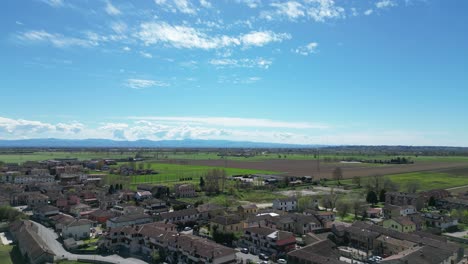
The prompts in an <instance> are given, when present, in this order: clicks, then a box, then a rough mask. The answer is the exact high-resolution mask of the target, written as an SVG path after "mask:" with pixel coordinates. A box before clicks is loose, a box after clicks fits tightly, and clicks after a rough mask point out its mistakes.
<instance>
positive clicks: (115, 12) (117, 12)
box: [105, 1, 122, 16]
mask: <svg viewBox="0 0 468 264" xmlns="http://www.w3.org/2000/svg"><path fill="white" fill-rule="evenodd" d="M105 10H106V12H107V14H109V15H111V16H117V15H120V14H122V12H121V11H120V10H119V9H118V8H117V7H115V6H114V5H113V4H112V3H111V2H110V1H107V2H106V8H105Z"/></svg>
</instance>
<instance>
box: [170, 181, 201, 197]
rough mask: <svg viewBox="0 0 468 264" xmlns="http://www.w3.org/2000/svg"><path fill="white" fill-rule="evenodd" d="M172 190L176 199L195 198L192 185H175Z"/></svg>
mask: <svg viewBox="0 0 468 264" xmlns="http://www.w3.org/2000/svg"><path fill="white" fill-rule="evenodd" d="M174 190H175V196H176V197H177V198H191V197H195V196H197V194H196V192H195V187H194V185H193V184H176V185H175V186H174Z"/></svg>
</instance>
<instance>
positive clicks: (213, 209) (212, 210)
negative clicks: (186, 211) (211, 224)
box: [197, 203, 226, 220]
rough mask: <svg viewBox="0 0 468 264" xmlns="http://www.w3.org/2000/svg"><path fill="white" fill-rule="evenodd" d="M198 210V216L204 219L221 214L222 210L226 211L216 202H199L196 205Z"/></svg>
mask: <svg viewBox="0 0 468 264" xmlns="http://www.w3.org/2000/svg"><path fill="white" fill-rule="evenodd" d="M197 210H198V212H199V213H200V217H201V218H202V219H204V220H210V219H211V218H213V217H216V216H218V215H223V214H224V212H225V211H226V208H224V207H223V206H221V205H217V204H211V203H207V204H201V205H199V206H198V207H197Z"/></svg>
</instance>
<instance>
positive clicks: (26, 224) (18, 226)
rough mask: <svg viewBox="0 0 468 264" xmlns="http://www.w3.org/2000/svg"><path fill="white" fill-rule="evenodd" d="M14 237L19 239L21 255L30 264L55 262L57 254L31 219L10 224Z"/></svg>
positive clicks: (16, 239)
mask: <svg viewBox="0 0 468 264" xmlns="http://www.w3.org/2000/svg"><path fill="white" fill-rule="evenodd" d="M10 231H11V232H12V235H13V238H14V240H15V241H17V244H18V248H19V251H20V252H21V255H22V256H23V257H24V258H25V259H26V261H27V263H30V264H42V263H53V262H54V260H55V254H54V253H53V252H52V250H51V249H50V248H49V246H48V245H47V243H46V242H45V241H44V240H43V239H42V238H41V236H40V235H39V234H38V229H37V227H36V226H34V224H33V223H32V222H31V221H27V220H18V221H15V222H13V223H12V224H11V225H10Z"/></svg>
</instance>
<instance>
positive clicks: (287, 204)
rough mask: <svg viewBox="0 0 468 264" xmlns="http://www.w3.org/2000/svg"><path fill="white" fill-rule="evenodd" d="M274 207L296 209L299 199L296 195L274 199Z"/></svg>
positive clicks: (276, 208) (288, 209)
mask: <svg viewBox="0 0 468 264" xmlns="http://www.w3.org/2000/svg"><path fill="white" fill-rule="evenodd" d="M273 209H275V210H280V211H286V212H290V211H296V210H297V199H296V198H295V197H290V198H282V199H275V200H273Z"/></svg>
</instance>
